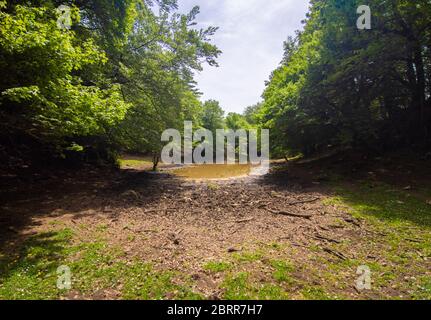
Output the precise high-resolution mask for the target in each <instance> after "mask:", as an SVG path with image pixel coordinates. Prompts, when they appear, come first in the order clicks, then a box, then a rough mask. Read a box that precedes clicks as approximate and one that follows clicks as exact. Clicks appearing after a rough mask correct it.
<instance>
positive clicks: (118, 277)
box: [0, 229, 202, 300]
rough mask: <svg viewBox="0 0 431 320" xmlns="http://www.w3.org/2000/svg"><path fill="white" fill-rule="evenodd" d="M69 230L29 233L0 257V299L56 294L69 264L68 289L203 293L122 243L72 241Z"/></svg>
mask: <svg viewBox="0 0 431 320" xmlns="http://www.w3.org/2000/svg"><path fill="white" fill-rule="evenodd" d="M72 238H73V232H72V230H70V229H63V230H59V231H56V232H49V233H42V234H39V235H37V236H33V237H30V238H29V239H28V240H27V241H25V243H24V244H23V246H22V247H21V250H19V252H17V254H15V255H13V256H12V257H10V258H8V259H7V260H5V258H3V260H2V261H0V299H19V300H26V299H30V300H34V299H45V300H48V299H58V298H60V297H61V296H63V295H67V293H68V292H67V291H65V290H60V289H58V288H57V277H58V276H57V268H58V267H59V266H62V265H66V266H68V267H69V268H70V270H71V273H72V275H71V280H72V290H73V291H74V292H78V293H79V294H80V295H81V296H83V297H91V296H92V295H93V294H95V293H96V292H99V291H100V290H102V291H103V290H116V289H117V288H122V289H121V291H120V292H119V293H118V294H119V297H120V298H123V299H163V298H166V297H169V298H172V299H187V300H190V299H201V298H202V297H201V296H200V295H199V294H197V293H194V292H193V290H192V289H191V288H192V283H190V280H188V279H184V278H183V277H182V276H181V275H179V274H176V273H175V272H171V271H159V270H155V269H154V267H153V266H152V265H151V264H148V263H145V262H142V261H127V260H125V259H124V253H123V252H122V250H121V249H120V248H112V247H111V246H108V244H106V243H105V242H103V241H102V240H96V242H94V243H84V244H81V245H73V244H72V243H71V240H72Z"/></svg>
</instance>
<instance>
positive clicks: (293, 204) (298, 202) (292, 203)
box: [286, 198, 320, 206]
mask: <svg viewBox="0 0 431 320" xmlns="http://www.w3.org/2000/svg"><path fill="white" fill-rule="evenodd" d="M319 200H320V198H315V199H310V200H302V201H295V202H289V203H287V204H286V205H287V206H295V205H297V204H304V203H312V202H316V201H319Z"/></svg>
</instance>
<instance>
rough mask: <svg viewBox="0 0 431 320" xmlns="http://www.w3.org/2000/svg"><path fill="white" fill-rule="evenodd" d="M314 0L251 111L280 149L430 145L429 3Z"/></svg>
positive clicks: (303, 150)
mask: <svg viewBox="0 0 431 320" xmlns="http://www.w3.org/2000/svg"><path fill="white" fill-rule="evenodd" d="M362 4H364V3H363V1H356V0H312V1H311V6H310V11H309V14H308V16H307V19H306V20H305V21H304V23H305V28H304V30H303V31H301V32H298V33H297V36H296V37H295V38H289V39H288V40H287V41H286V42H285V54H284V57H283V60H282V63H281V65H280V66H279V67H278V68H277V69H276V70H275V71H274V72H273V74H272V75H271V79H270V81H269V82H268V84H267V88H266V90H265V92H264V94H263V97H264V103H263V105H262V107H261V108H260V109H259V110H258V112H257V113H256V115H257V117H258V118H259V121H260V123H261V125H262V126H266V127H269V128H270V129H272V131H271V137H272V149H273V152H274V153H276V154H278V155H284V154H297V153H303V154H311V153H315V152H322V151H325V150H328V149H330V148H334V147H340V148H344V147H355V148H364V149H368V150H387V149H393V148H396V147H399V146H403V145H409V146H410V145H414V146H418V147H429V144H430V138H431V136H430V130H431V121H430V120H431V118H430V116H431V112H430V109H431V100H430V94H431V3H430V1H428V0H415V1H408V0H386V1H381V0H370V1H368V3H367V4H368V5H369V6H370V8H371V13H372V17H371V19H372V28H371V30H359V29H358V28H357V23H356V22H357V19H358V18H359V17H360V15H358V14H357V8H358V7H359V5H362Z"/></svg>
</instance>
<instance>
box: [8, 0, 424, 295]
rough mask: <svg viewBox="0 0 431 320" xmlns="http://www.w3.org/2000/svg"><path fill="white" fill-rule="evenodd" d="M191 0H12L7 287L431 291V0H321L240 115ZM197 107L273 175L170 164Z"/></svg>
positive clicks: (19, 290)
mask: <svg viewBox="0 0 431 320" xmlns="http://www.w3.org/2000/svg"><path fill="white" fill-rule="evenodd" d="M280 1H283V0H280ZM286 1H290V0H286ZM298 1H299V0H298ZM304 1H305V0H304ZM180 2H181V0H7V1H5V0H0V74H1V75H2V76H1V77H0V159H1V162H0V179H1V180H0V229H1V230H2V232H1V235H0V300H9V299H18V300H20V299H36V300H39V299H72V300H73V299H94V300H99V299H108V300H112V299H126V300H135V299H139V300H161V299H166V300H175V299H184V300H194V299H198V300H199V299H210V300H219V299H222V300H238V299H239V300H249V299H251V300H285V299H287V300H290V299H291V300H326V299H330V300H336V299H370V300H374V299H409V300H410V299H413V300H414V299H418V300H421V299H423V300H429V299H431V273H430V272H431V271H430V270H431V265H430V261H431V245H430V244H431V232H430V230H431V229H430V228H431V188H430V179H431V166H430V164H429V161H430V159H431V2H430V1H429V0H415V1H411V0H368V1H366V3H364V1H361V0H310V1H307V2H309V9H308V13H307V15H306V17H305V18H304V20H303V21H302V26H303V27H302V28H301V29H300V30H298V31H296V32H295V34H290V35H288V34H286V37H285V38H286V40H285V41H284V43H280V47H282V48H283V55H282V56H280V60H279V61H280V62H279V64H278V65H274V66H273V71H272V72H271V73H270V74H268V79H267V81H266V82H265V88H264V90H263V92H261V93H259V94H261V99H260V100H259V101H256V103H255V104H254V105H251V106H241V107H243V108H244V111H243V112H242V113H238V112H226V111H225V109H224V107H225V106H223V105H222V104H221V103H220V102H219V101H218V100H217V97H214V98H213V99H209V100H205V99H203V93H202V92H201V91H200V86H199V83H198V82H197V81H196V75H197V74H198V73H200V72H202V71H203V70H204V69H206V70H208V68H211V70H212V69H214V70H216V69H217V68H218V67H219V64H220V58H221V57H222V56H223V52H222V50H221V49H220V48H219V47H218V46H217V44H216V43H215V42H214V38H215V36H216V35H217V34H219V33H223V30H222V29H219V27H218V26H217V21H214V25H209V26H206V27H205V28H201V27H200V26H201V25H200V24H199V23H198V22H199V18H200V13H201V9H200V7H199V6H195V7H193V8H192V10H191V11H189V12H188V13H184V12H183V11H182V10H180V6H179V4H180ZM365 4H366V5H367V6H369V8H370V10H371V11H370V13H371V16H370V17H369V18H370V28H365V29H359V28H358V24H357V22H358V18H360V14H358V7H360V6H361V5H365ZM256 14H259V13H256ZM225 51H226V49H225ZM250 68H253V66H250ZM237 81H241V79H237ZM185 121H192V122H193V130H198V129H202V128H205V129H208V130H210V131H211V132H213V133H214V134H215V133H216V130H217V129H232V130H240V129H244V130H246V131H247V132H249V131H250V130H256V131H257V132H259V133H260V132H262V130H269V132H270V160H271V171H270V172H269V173H268V174H265V175H263V174H261V173H259V172H258V170H257V171H256V168H254V166H253V165H251V164H250V165H242V164H239V165H224V166H223V165H214V166H206V165H204V166H200V165H196V166H183V165H181V166H175V165H172V164H166V163H162V162H161V158H160V155H161V153H162V149H163V147H164V146H165V145H166V142H163V141H162V139H161V137H162V135H163V132H164V131H165V130H167V129H177V130H178V131H179V132H184V122H185ZM193 147H196V143H195V144H194V145H193ZM237 151H238V150H237ZM64 266H66V267H65V268H64ZM58 268H60V269H58ZM59 270H60V271H59ZM61 270H63V271H64V270H66V271H67V272H66V275H67V274H69V273H71V275H72V280H70V279H69V280H67V279H68V278H67V277H66V278H64V277H63V273H62V271H61ZM358 272H359V273H358ZM59 274H61V275H60V276H59ZM361 274H362V275H363V277H362V276H361V277H360V279H362V280H363V281H365V282H363V283H358V281H362V280H357V279H358V275H361ZM367 277H368V278H367ZM64 279H66V280H64ZM364 279H365V280H364ZM367 279H368V280H367ZM59 281H60V284H59ZM61 281H63V282H61ZM355 281H356V282H355Z"/></svg>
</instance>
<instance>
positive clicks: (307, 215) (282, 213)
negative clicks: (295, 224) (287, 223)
mask: <svg viewBox="0 0 431 320" xmlns="http://www.w3.org/2000/svg"><path fill="white" fill-rule="evenodd" d="M267 210H268V211H269V212H271V213H273V214H279V215H282V216H288V217H293V218H302V219H311V218H312V217H313V215H312V214H298V213H293V212H288V211H276V210H272V209H267Z"/></svg>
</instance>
